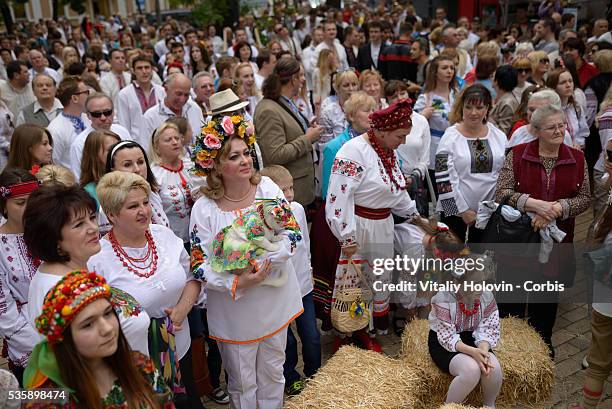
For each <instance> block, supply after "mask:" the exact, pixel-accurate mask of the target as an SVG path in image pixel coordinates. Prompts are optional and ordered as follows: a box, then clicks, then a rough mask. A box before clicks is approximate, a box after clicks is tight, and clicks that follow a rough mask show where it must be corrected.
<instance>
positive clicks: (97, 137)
mask: <svg viewBox="0 0 612 409" xmlns="http://www.w3.org/2000/svg"><path fill="white" fill-rule="evenodd" d="M401 3H402V4H401V5H400V4H396V3H394V4H393V5H391V6H389V5H386V3H385V2H381V4H365V3H361V2H354V3H350V4H346V6H345V7H344V8H343V9H341V10H335V9H332V8H328V7H326V6H319V7H317V8H311V7H310V6H308V5H307V6H304V7H298V8H297V9H287V8H286V5H285V4H284V3H282V4H281V3H279V4H276V5H274V6H273V7H271V8H270V9H269V10H263V11H261V12H259V14H257V19H256V18H255V17H254V15H251V14H246V15H243V16H241V17H240V19H239V21H238V22H237V23H236V25H235V26H234V27H232V28H229V27H225V28H223V30H219V31H218V30H217V28H218V27H216V26H215V25H209V26H207V27H202V26H198V25H193V26H192V25H191V24H189V23H188V22H187V21H176V20H173V19H168V20H167V21H165V22H164V23H163V24H161V25H159V26H154V25H151V24H150V23H148V21H147V19H145V18H144V17H143V16H129V17H128V18H126V17H122V16H114V17H112V18H111V19H109V20H106V19H104V18H99V19H97V20H96V21H90V20H89V18H87V17H86V18H84V19H83V20H82V21H81V22H80V23H79V24H75V22H71V21H69V20H67V19H62V20H60V21H59V22H56V21H54V20H49V21H40V22H29V23H19V24H17V26H16V32H15V34H0V169H2V173H1V174H0V212H1V216H2V224H1V225H0V242H1V244H0V266H1V267H0V338H1V339H3V341H4V347H5V348H4V350H3V354H4V356H6V357H8V363H9V369H10V372H11V373H12V375H14V377H15V378H16V380H17V382H18V383H19V385H20V386H22V387H25V388H30V389H33V388H63V389H65V390H66V391H68V393H69V396H68V397H67V401H66V402H64V403H57V404H55V406H49V403H45V402H42V403H41V402H33V401H32V402H29V403H28V404H27V407H32V408H36V407H57V408H60V407H61V408H73V407H83V408H85V407H86V408H107V407H113V408H115V407H126V408H127V407H129V408H174V407H178V408H202V407H203V404H202V400H201V397H203V396H204V395H208V397H209V398H210V399H212V400H214V401H215V402H217V403H221V404H230V405H231V407H233V408H243V409H252V408H255V407H259V408H260V409H278V408H281V407H282V405H283V401H284V397H285V395H286V394H288V395H294V394H298V393H300V391H301V390H302V389H303V388H304V380H305V379H307V378H310V377H312V376H313V375H315V374H316V373H317V371H318V369H319V368H320V366H321V364H322V362H321V333H323V334H333V335H334V337H335V338H334V346H333V348H334V352H335V351H337V349H339V348H340V347H341V346H342V345H345V344H348V343H356V344H358V345H360V346H362V347H363V348H366V349H370V350H373V351H377V352H382V348H381V345H380V343H379V341H378V339H379V337H384V336H386V335H387V334H388V333H389V330H393V331H395V332H397V333H398V334H400V333H401V332H402V331H403V330H404V327H405V325H406V323H407V322H409V321H410V320H412V319H414V318H416V317H420V318H427V319H429V323H430V333H429V339H428V346H429V351H430V354H431V356H432V359H433V361H434V362H435V364H436V365H437V366H438V367H439V368H440V369H441V370H443V371H445V372H447V373H450V374H451V375H453V376H454V379H453V381H452V383H451V384H450V386H449V390H448V394H447V397H446V401H447V402H458V403H461V402H463V401H464V400H465V399H466V397H467V396H468V395H469V393H470V392H471V391H472V389H473V388H474V387H475V386H476V385H477V384H478V383H479V382H480V383H481V384H482V387H483V395H482V396H483V399H484V402H483V403H484V404H485V405H486V406H488V407H492V408H493V407H495V400H496V397H497V395H498V393H499V391H500V388H501V384H502V379H503V367H500V364H499V361H498V360H497V358H496V357H495V354H494V352H492V349H493V348H495V347H496V345H497V342H498V340H499V337H500V318H502V317H507V316H518V317H521V318H525V319H526V320H528V322H529V324H530V325H531V326H532V327H533V328H534V329H535V330H536V331H538V333H539V334H540V335H541V336H542V338H543V340H544V341H545V342H546V344H547V345H548V346H549V349H550V356H551V357H552V358H554V356H555V350H554V347H553V344H552V340H551V337H552V329H553V327H554V324H555V319H556V315H557V307H558V302H559V291H549V292H547V294H546V296H545V297H544V298H543V299H540V300H538V302H537V303H536V302H534V300H533V299H529V298H527V297H525V298H524V299H520V300H513V301H512V302H507V303H502V302H500V303H499V304H497V303H496V301H495V296H494V294H492V293H491V292H488V291H485V292H475V291H472V292H468V291H459V292H452V291H440V292H438V293H437V294H435V295H434V294H429V293H427V292H422V291H416V292H415V291H412V292H410V291H402V292H399V293H392V292H391V291H390V290H389V287H384V289H383V290H377V291H374V290H373V289H372V283H373V281H374V280H377V281H379V282H382V283H386V284H390V283H393V282H396V281H397V280H399V279H403V278H406V277H403V276H402V274H401V272H399V271H395V270H394V269H392V268H391V269H390V268H384V269H383V271H382V272H380V271H378V272H374V271H373V269H372V266H374V265H375V263H376V262H375V260H377V259H393V258H394V256H395V255H407V254H408V255H411V256H413V257H421V256H423V255H427V256H428V257H436V258H439V259H443V260H446V259H457V258H465V257H473V256H474V254H473V253H472V250H475V249H477V248H481V246H483V245H484V244H483V241H484V240H485V238H484V231H483V230H482V229H479V228H477V227H476V225H477V224H478V223H477V222H478V219H479V213H480V212H479V209H480V206H481V204H482V202H486V201H495V202H497V203H498V204H500V205H504V207H506V206H508V207H509V208H512V209H513V211H515V212H519V213H520V214H528V215H529V217H531V225H532V227H533V229H534V230H535V231H545V232H547V233H546V234H549V235H550V234H552V233H550V231H552V230H551V229H553V228H556V229H558V230H560V231H561V232H562V233H563V234H562V236H561V238H560V239H559V240H558V243H555V244H554V246H553V247H551V249H549V251H548V253H547V259H546V261H545V262H542V261H538V257H537V256H535V258H533V257H531V256H525V257H522V258H521V257H512V258H508V259H503V263H500V265H499V266H498V274H500V276H501V277H506V278H507V279H508V280H515V281H516V280H518V279H519V278H518V277H517V276H516V274H517V273H516V272H517V271H520V272H521V274H522V275H521V278H525V277H529V278H530V279H532V280H534V281H536V282H545V281H547V280H557V281H560V282H563V283H565V284H566V285H567V286H571V284H572V282H573V279H574V275H575V271H576V268H575V265H576V259H577V257H578V254H575V253H574V252H573V251H568V249H573V246H572V243H573V240H574V230H575V219H576V217H577V216H579V215H580V214H582V213H585V212H587V211H588V210H589V209H590V208H591V206H592V209H593V215H594V222H593V224H592V226H591V229H590V233H589V245H590V248H591V249H597V248H599V247H601V246H602V245H609V242H610V240H612V211H611V210H610V209H612V201H611V199H610V197H612V196H610V194H609V192H610V191H611V190H610V184H611V183H612V88H611V86H610V84H611V81H612V35H611V34H610V31H609V29H608V21H607V20H605V19H597V20H595V21H593V22H590V23H586V24H583V25H578V24H577V22H576V16H575V15H574V14H569V13H564V11H563V8H562V6H561V5H560V2H559V1H556V2H555V1H548V0H545V1H543V2H542V4H541V6H540V7H539V8H537V9H533V10H532V9H530V8H528V7H520V6H519V7H518V8H517V10H516V13H515V15H514V16H513V18H512V19H511V20H510V21H511V24H510V25H509V26H508V27H504V28H499V27H488V26H486V25H485V24H483V23H482V22H481V21H480V20H479V19H478V18H477V17H475V18H474V19H471V20H470V19H468V18H466V17H459V18H458V19H457V21H456V22H449V21H448V19H447V16H446V12H445V9H444V8H437V9H436V10H435V15H434V16H433V17H426V16H419V15H417V14H416V12H415V8H414V6H413V5H412V3H411V2H409V3H403V2H401ZM218 33H220V34H221V35H218ZM263 199H265V200H269V199H273V200H275V201H277V202H278V203H283V205H282V206H284V207H283V209H289V210H287V211H289V212H290V213H292V215H293V216H291V220H295V226H293V227H292V228H291V229H289V228H287V227H286V226H285V227H283V229H280V230H278V231H276V234H277V236H278V237H277V241H276V243H277V244H278V246H276V247H275V248H276V250H275V251H268V252H267V253H265V256H260V257H258V258H254V259H252V260H249V262H248V263H247V264H245V265H246V266H247V267H241V268H240V269H235V270H234V269H233V268H227V269H226V271H219V269H218V268H216V267H214V266H213V263H212V261H211V260H213V259H216V258H217V257H218V256H219V254H218V251H217V250H216V246H217V245H218V244H219V240H221V241H222V238H223V236H222V235H221V233H222V232H226V230H227V229H228V228H229V226H233V225H235V224H236V223H241V220H242V217H243V215H244V214H246V213H248V212H249V211H253V210H254V209H258V204H259V203H260V202H261V201H262V200H263ZM436 216H437V217H436ZM261 217H262V218H263V217H264V216H263V213H262V215H261ZM293 217H294V218H293ZM267 227H269V226H267ZM254 229H255V228H253V229H252V230H251V233H250V234H256V233H255V230H254ZM220 235H221V236H220ZM485 246H486V245H485ZM236 262H237V260H236V259H232V260H231V262H230V263H229V264H230V265H235V263H236ZM241 265H242V264H241ZM609 267H610V266H608V268H609ZM228 271H229V272H228ZM231 272H233V273H231ZM421 273H423V274H424V273H425V272H420V274H421ZM417 276H419V275H417ZM442 278H443V279H445V280H446V279H448V280H452V281H454V282H457V283H461V282H463V281H465V280H468V279H470V280H474V279H476V280H480V279H483V280H484V279H486V278H490V277H485V275H484V274H479V273H478V272H475V271H469V272H467V273H465V274H463V273H461V272H459V271H453V272H450V273H448V276H447V277H442ZM407 279H408V280H410V279H411V278H407ZM412 279H413V280H414V279H415V278H414V277H413V278H412ZM608 284H609V279H608ZM351 288H352V289H361V291H363V293H362V294H366V293H367V292H372V296H371V299H370V300H366V299H363V300H361V299H359V300H355V302H354V303H353V304H352V305H351V306H350V308H349V311H344V313H345V314H348V315H349V316H351V317H352V318H353V319H357V318H358V319H359V322H363V323H364V324H363V325H360V326H359V327H357V326H354V325H353V327H351V326H350V325H346V322H344V321H342V320H340V319H339V318H338V315H337V314H335V312H338V311H337V308H338V307H337V303H338V302H340V298H341V297H340V295H341V294H342V297H344V296H345V295H344V294H345V293H346V290H347V289H351ZM598 291H603V294H605V295H604V296H603V298H602V297H601V296H600V297H599V300H602V299H605V297H608V298H609V299H611V300H612V294H610V289H609V287H605V286H604V287H602V288H600V289H599V290H598ZM606 291H608V293H606ZM592 307H593V311H592V318H591V320H592V331H591V332H592V343H591V347H590V349H589V353H588V355H587V358H586V364H587V365H586V366H588V369H587V373H586V377H585V381H584V393H583V395H584V396H583V398H582V401H581V402H580V403H576V404H575V406H574V407H575V408H582V409H592V408H595V407H596V406H597V403H598V401H599V399H600V397H601V395H602V391H603V386H604V382H605V380H606V379H607V378H608V376H609V375H610V372H611V370H612V350H611V349H610V346H611V345H612V335H611V334H612V301H611V303H602V302H594V303H593V305H592ZM293 322H295V325H294V328H295V329H296V330H297V334H295V333H294V331H295V330H294V329H292V326H291V324H292V323H293ZM354 322H356V321H354ZM354 322H353V323H354ZM296 335H297V336H296ZM298 336H299V338H300V340H301V347H302V351H301V352H302V361H303V364H304V365H303V374H300V373H299V372H298V371H297V370H296V367H297V364H298V356H299V353H298V342H297V337H298ZM222 368H223V369H224V371H225V376H224V375H223V371H222ZM2 375H3V377H2V379H7V385H8V384H10V381H11V379H12V378H11V377H5V374H2ZM223 378H224V379H225V383H223V382H222V380H223ZM338 381H339V382H341V381H342V380H338Z"/></svg>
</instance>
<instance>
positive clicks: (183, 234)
mask: <svg viewBox="0 0 612 409" xmlns="http://www.w3.org/2000/svg"><path fill="white" fill-rule="evenodd" d="M150 157H151V171H152V172H153V174H154V175H155V179H156V180H157V183H159V196H160V197H161V201H162V205H163V207H164V212H165V213H166V216H168V222H169V223H170V228H171V229H172V231H173V232H174V234H176V235H177V236H178V237H180V238H181V239H182V240H183V242H184V243H187V242H188V241H189V216H190V215H191V207H192V206H193V203H194V202H195V200H196V199H197V193H198V187H199V186H201V185H202V184H203V183H204V181H203V179H202V178H198V177H197V176H195V175H193V173H191V172H189V171H188V170H189V168H190V167H191V162H190V161H187V163H186V164H185V162H184V161H183V135H182V134H181V132H180V129H179V127H178V126H177V125H176V124H173V123H170V122H164V123H163V124H162V125H161V126H160V127H159V128H157V130H156V131H155V133H154V134H153V139H152V141H151V149H150ZM194 194H195V196H196V197H194Z"/></svg>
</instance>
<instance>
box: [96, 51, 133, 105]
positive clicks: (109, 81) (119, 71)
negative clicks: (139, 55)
mask: <svg viewBox="0 0 612 409" xmlns="http://www.w3.org/2000/svg"><path fill="white" fill-rule="evenodd" d="M109 59H110V64H111V70H110V71H109V72H108V73H106V74H105V75H103V76H102V78H101V79H100V88H102V91H103V92H104V93H105V94H106V95H108V96H109V97H110V98H111V99H112V100H113V104H115V105H117V97H118V95H119V91H121V90H122V89H123V88H125V87H126V86H128V85H129V84H130V82H132V75H131V74H130V73H129V71H127V70H126V68H127V67H126V66H125V52H124V51H123V50H119V49H117V48H114V49H112V50H111V51H110V54H109Z"/></svg>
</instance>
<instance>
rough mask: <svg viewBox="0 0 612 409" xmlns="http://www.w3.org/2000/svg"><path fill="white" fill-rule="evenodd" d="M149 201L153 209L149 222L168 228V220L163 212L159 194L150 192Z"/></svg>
mask: <svg viewBox="0 0 612 409" xmlns="http://www.w3.org/2000/svg"><path fill="white" fill-rule="evenodd" d="M149 203H150V204H151V209H152V210H153V213H152V215H151V223H153V224H159V225H160V226H164V227H168V228H169V227H170V222H169V221H168V216H166V212H164V204H163V202H162V199H161V197H160V196H159V193H156V192H151V194H150V195H149Z"/></svg>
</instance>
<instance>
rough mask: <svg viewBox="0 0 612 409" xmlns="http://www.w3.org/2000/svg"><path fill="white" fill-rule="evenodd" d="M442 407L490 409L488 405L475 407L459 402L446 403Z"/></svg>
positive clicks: (451, 408)
mask: <svg viewBox="0 0 612 409" xmlns="http://www.w3.org/2000/svg"><path fill="white" fill-rule="evenodd" d="M440 409H488V406H483V407H482V408H475V407H474V406H465V405H460V404H458V403H447V404H445V405H442V406H440Z"/></svg>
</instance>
